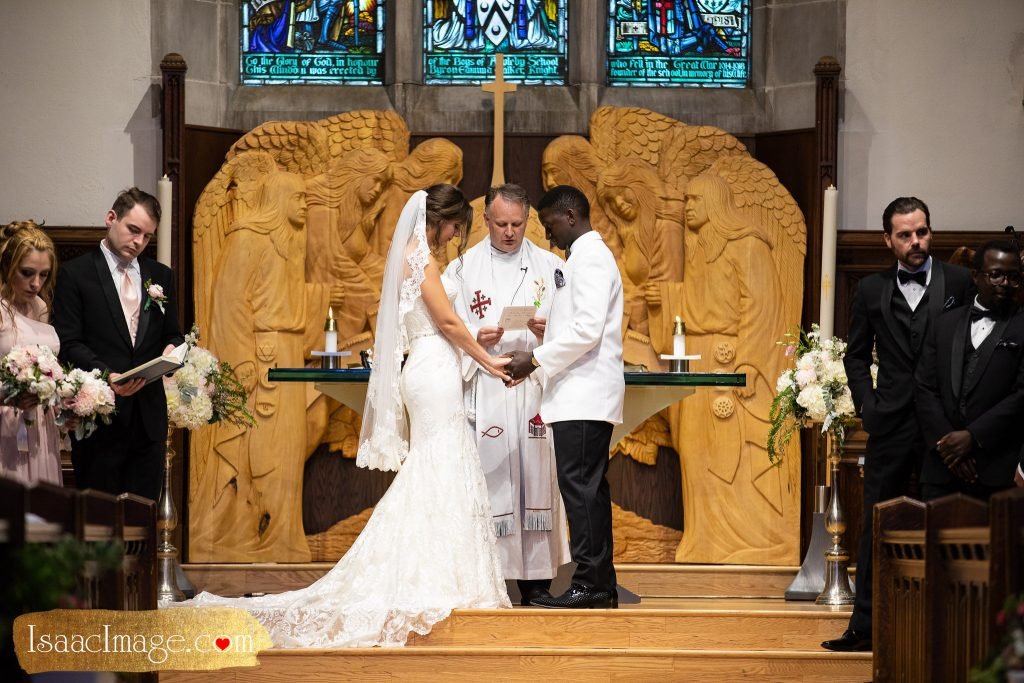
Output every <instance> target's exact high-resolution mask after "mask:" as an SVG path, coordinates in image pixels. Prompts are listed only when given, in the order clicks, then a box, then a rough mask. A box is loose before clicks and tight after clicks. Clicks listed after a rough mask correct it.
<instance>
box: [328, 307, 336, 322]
mask: <svg viewBox="0 0 1024 683" xmlns="http://www.w3.org/2000/svg"><path fill="white" fill-rule="evenodd" d="M327 319H328V320H334V306H328V307H327Z"/></svg>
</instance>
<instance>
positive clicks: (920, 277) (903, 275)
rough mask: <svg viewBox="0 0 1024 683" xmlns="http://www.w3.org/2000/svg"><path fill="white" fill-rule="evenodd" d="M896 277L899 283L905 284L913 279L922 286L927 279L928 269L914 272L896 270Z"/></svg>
mask: <svg viewBox="0 0 1024 683" xmlns="http://www.w3.org/2000/svg"><path fill="white" fill-rule="evenodd" d="M896 278H897V279H898V280H899V281H900V284H901V285H905V284H907V283H908V282H911V281H913V282H916V283H917V284H919V285H921V286H922V287H924V286H925V283H926V282H927V281H928V271H927V270H919V271H917V272H916V273H911V272H910V271H909V270H897V271H896Z"/></svg>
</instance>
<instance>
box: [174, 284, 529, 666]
mask: <svg viewBox="0 0 1024 683" xmlns="http://www.w3.org/2000/svg"><path fill="white" fill-rule="evenodd" d="M448 295H449V298H454V296H455V295H454V293H452V292H449V294H448ZM404 322H405V327H406V330H407V333H408V339H409V351H410V352H409V357H408V360H407V361H406V363H405V367H404V369H403V370H402V374H401V387H400V390H401V394H402V398H403V401H404V403H405V407H406V410H407V411H408V415H409V424H410V435H409V454H408V456H407V457H406V459H405V462H404V464H403V465H402V467H401V468H400V469H399V471H398V475H397V476H396V477H395V480H394V482H393V483H392V484H391V487H390V488H389V489H388V490H387V492H386V493H385V494H384V496H383V497H382V498H381V499H380V502H379V503H378V504H377V507H376V509H375V510H374V512H373V515H372V516H371V517H370V519H369V521H368V522H367V523H366V527H365V528H364V529H363V532H362V533H361V534H360V535H359V538H357V539H356V541H355V543H354V544H353V545H352V547H351V549H349V551H348V552H347V553H346V554H345V556H344V557H343V558H341V560H340V561H339V562H338V564H336V565H335V566H334V568H333V569H331V571H330V572H328V573H327V574H326V575H324V576H323V578H321V579H320V580H319V581H317V582H316V583H314V584H312V585H311V586H309V587H307V588H303V589H301V590H296V591H290V592H287V593H280V594H277V595H267V596H261V597H254V598H224V597H220V596H217V595H212V594H210V593H201V594H199V595H197V596H196V597H195V598H194V599H193V600H190V601H187V602H184V603H177V604H174V605H172V606H175V607H178V606H197V605H198V606H230V607H241V608H243V609H245V610H247V611H249V612H251V613H252V614H253V615H254V616H255V617H256V618H257V619H258V620H259V621H260V622H261V623H262V624H263V625H264V626H266V628H267V630H268V631H269V632H270V637H271V639H272V640H273V641H274V645H275V646H276V647H315V648H338V647H369V646H374V645H382V646H401V645H404V644H405V642H406V639H407V638H408V636H409V633H410V632H416V633H419V634H426V633H428V632H429V631H430V629H431V627H432V626H433V625H434V624H436V623H437V622H439V621H441V620H443V619H445V618H446V617H447V616H448V614H449V613H450V612H451V611H452V610H453V609H457V608H471V607H475V608H498V607H511V603H510V602H509V599H508V595H507V594H506V592H505V582H504V580H503V579H502V574H501V566H500V562H499V559H498V555H497V552H496V550H495V539H494V531H493V528H492V524H491V521H490V520H491V512H490V504H489V502H488V497H487V488H486V485H485V483H484V477H483V473H482V471H481V469H480V460H479V455H478V454H477V450H476V446H475V444H474V442H473V438H472V434H471V433H470V432H469V425H468V423H467V422H466V415H465V412H464V409H463V399H462V379H461V373H460V369H459V352H458V351H457V350H456V349H455V348H454V347H452V345H451V344H450V343H449V342H448V340H447V339H446V338H445V337H444V336H443V335H441V333H440V332H439V331H438V328H437V326H436V325H435V324H434V322H433V320H432V319H431V317H430V315H429V313H428V312H427V309H426V306H425V305H424V303H423V299H422V298H420V297H419V296H417V297H416V300H415V301H414V302H413V305H412V309H411V310H409V311H408V312H407V313H406V314H405V320H404Z"/></svg>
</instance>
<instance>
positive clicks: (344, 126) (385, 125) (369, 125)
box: [318, 111, 409, 161]
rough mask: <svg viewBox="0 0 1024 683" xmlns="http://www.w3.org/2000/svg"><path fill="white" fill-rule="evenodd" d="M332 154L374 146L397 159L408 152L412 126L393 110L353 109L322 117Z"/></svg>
mask: <svg viewBox="0 0 1024 683" xmlns="http://www.w3.org/2000/svg"><path fill="white" fill-rule="evenodd" d="M318 123H319V125H320V126H321V127H322V128H323V129H324V131H325V132H326V135H327V151H328V153H329V154H330V156H331V158H334V157H338V156H341V155H342V154H344V153H345V152H351V151H352V150H354V149H365V148H367V147H372V148H373V149H377V150H380V151H381V152H384V154H386V155H387V156H388V158H390V159H393V160H395V161H401V160H402V159H404V158H405V157H407V156H408V155H409V128H408V127H407V126H406V125H405V121H404V120H403V119H402V117H401V116H399V115H398V114H397V113H395V112H393V111H350V112H345V113H344V114H336V115H334V116H330V117H328V118H326V119H321V120H320V121H319V122H318Z"/></svg>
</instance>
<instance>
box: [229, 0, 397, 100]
mask: <svg viewBox="0 0 1024 683" xmlns="http://www.w3.org/2000/svg"><path fill="white" fill-rule="evenodd" d="M385 4H386V0H242V3H241V12H242V17H241V24H240V27H241V57H240V62H241V64H240V69H239V71H240V80H241V83H242V85H284V84H292V85H302V84H316V85H324V84H339V85H382V84H383V83H384V25H385V24H384V22H385V15H386V13H385V9H384V5H385Z"/></svg>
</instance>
